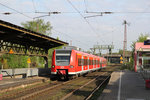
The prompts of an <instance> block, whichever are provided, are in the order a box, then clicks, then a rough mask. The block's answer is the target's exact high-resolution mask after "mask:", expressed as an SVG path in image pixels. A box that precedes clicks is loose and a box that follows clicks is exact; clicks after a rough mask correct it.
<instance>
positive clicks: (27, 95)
mask: <svg viewBox="0 0 150 100" xmlns="http://www.w3.org/2000/svg"><path fill="white" fill-rule="evenodd" d="M112 70H114V69H113V68H111V69H109V70H108V69H106V70H105V69H104V70H102V71H100V72H94V73H89V74H87V75H86V76H83V77H79V78H76V79H73V80H70V81H66V82H63V81H61V82H58V81H53V82H51V83H44V84H42V85H37V86H34V87H28V88H26V89H22V90H21V91H19V90H18V91H16V92H15V91H13V92H10V93H8V94H7V93H6V94H5V95H0V100H10V99H11V100H41V98H42V99H43V100H44V99H46V100H56V99H61V100H64V99H68V100H70V99H72V98H78V99H83V98H84V99H85V100H88V99H89V98H90V97H91V96H92V95H93V94H94V92H95V91H96V90H97V89H98V88H100V87H101V86H102V85H103V84H105V82H106V81H108V79H109V78H110V74H111V72H112ZM92 85H93V86H92ZM88 87H91V88H90V89H88ZM93 89H94V90H93ZM85 90H88V92H87V93H86V94H87V95H84V94H85V93H81V96H80V97H79V95H78V93H80V92H83V91H85ZM85 92H86V91H85Z"/></svg>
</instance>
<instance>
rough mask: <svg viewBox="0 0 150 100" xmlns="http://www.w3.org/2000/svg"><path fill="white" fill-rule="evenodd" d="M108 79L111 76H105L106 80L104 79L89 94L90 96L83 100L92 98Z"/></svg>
mask: <svg viewBox="0 0 150 100" xmlns="http://www.w3.org/2000/svg"><path fill="white" fill-rule="evenodd" d="M110 77H111V75H109V76H107V78H106V79H105V80H104V81H103V82H102V83H101V84H99V85H98V86H97V87H96V88H95V89H94V90H93V91H92V92H91V94H90V95H89V96H87V97H86V98H85V99H84V100H89V99H90V98H91V97H92V96H93V94H94V93H95V92H96V91H97V90H98V89H99V88H100V87H102V86H103V85H104V84H105V82H107V81H108V80H109V78H110Z"/></svg>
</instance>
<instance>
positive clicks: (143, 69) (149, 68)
mask: <svg viewBox="0 0 150 100" xmlns="http://www.w3.org/2000/svg"><path fill="white" fill-rule="evenodd" d="M139 67H140V73H141V75H142V76H143V78H144V79H145V80H147V79H150V65H148V64H147V65H141V66H139Z"/></svg>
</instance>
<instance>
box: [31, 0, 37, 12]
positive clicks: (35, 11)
mask: <svg viewBox="0 0 150 100" xmlns="http://www.w3.org/2000/svg"><path fill="white" fill-rule="evenodd" d="M32 4H33V8H34V11H35V12H37V10H36V7H35V3H34V0H32Z"/></svg>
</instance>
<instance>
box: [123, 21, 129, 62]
mask: <svg viewBox="0 0 150 100" xmlns="http://www.w3.org/2000/svg"><path fill="white" fill-rule="evenodd" d="M123 25H124V41H123V63H125V56H126V50H127V25H129V24H128V23H127V21H126V20H124V22H123Z"/></svg>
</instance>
